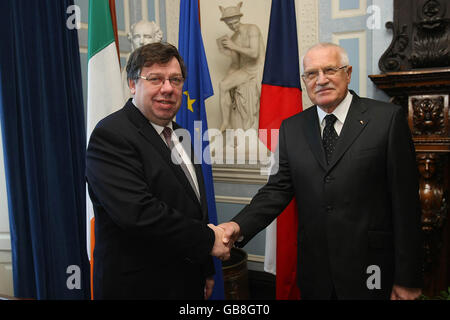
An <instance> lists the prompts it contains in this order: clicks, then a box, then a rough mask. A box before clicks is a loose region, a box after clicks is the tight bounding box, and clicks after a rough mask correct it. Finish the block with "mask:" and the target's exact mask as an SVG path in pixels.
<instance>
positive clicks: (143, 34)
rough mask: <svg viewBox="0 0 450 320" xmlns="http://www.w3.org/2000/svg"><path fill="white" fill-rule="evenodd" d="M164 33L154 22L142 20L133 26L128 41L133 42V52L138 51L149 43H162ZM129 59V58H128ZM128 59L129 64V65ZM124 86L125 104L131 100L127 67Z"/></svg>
mask: <svg viewBox="0 0 450 320" xmlns="http://www.w3.org/2000/svg"><path fill="white" fill-rule="evenodd" d="M162 38H163V33H162V31H161V29H160V28H159V26H158V25H157V24H156V23H155V22H154V21H148V20H141V21H138V22H136V23H135V24H133V25H132V26H131V28H130V32H129V33H128V40H130V42H131V51H134V50H136V49H137V48H139V47H142V46H143V45H146V44H149V43H155V42H160V41H161V40H162ZM128 57H129V56H128ZM128 57H127V63H128ZM122 86H123V95H124V99H125V102H126V101H128V99H129V98H131V92H130V88H129V87H128V80H127V71H126V65H125V66H123V69H122Z"/></svg>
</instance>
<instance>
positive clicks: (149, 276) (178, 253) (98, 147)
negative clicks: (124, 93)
mask: <svg viewBox="0 0 450 320" xmlns="http://www.w3.org/2000/svg"><path fill="white" fill-rule="evenodd" d="M127 77H128V81H129V86H130V90H131V93H132V94H133V99H130V100H129V101H128V102H127V103H126V104H125V106H124V107H123V108H122V109H121V110H119V111H117V112H115V113H113V114H111V115H109V116H107V117H106V118H104V119H103V120H101V121H100V122H99V123H98V124H97V126H96V128H95V129H94V131H93V133H92V135H91V138H90V141H89V146H88V150H87V162H86V179H87V182H88V186H89V195H90V197H91V200H92V203H93V206H94V213H95V239H96V245H95V250H94V298H95V299H204V298H208V297H209V296H210V294H211V292H212V288H213V285H214V280H213V278H212V276H213V275H214V272H215V270H214V265H213V262H212V257H211V254H212V255H216V256H220V257H222V258H227V257H229V249H228V248H227V247H225V246H224V245H223V243H222V237H223V231H222V229H220V228H217V227H215V226H213V225H208V213H207V204H206V198H205V190H204V188H205V187H204V184H203V175H202V171H201V167H200V165H196V164H193V161H191V159H192V158H191V157H190V156H189V154H191V153H190V151H192V150H186V149H185V148H183V147H182V146H181V144H179V143H178V142H179V141H178V137H177V135H176V132H175V131H174V130H176V129H179V126H178V125H177V124H176V123H175V122H173V121H172V119H173V118H174V116H175V114H176V113H177V111H178V109H179V108H180V105H181V98H182V86H183V82H184V79H185V77H186V70H185V66H184V63H183V60H182V58H181V57H180V55H179V53H178V51H177V49H176V48H175V47H174V46H172V45H170V44H165V43H154V44H148V45H145V46H143V47H140V48H138V49H137V50H135V51H134V52H133V53H132V54H131V56H130V59H129V61H128V64H127ZM189 148H191V146H189V147H188V148H187V149H189ZM175 153H176V154H177V156H179V157H181V159H182V161H181V162H180V163H179V164H178V163H177V162H173V161H172V159H173V157H172V156H173V154H175Z"/></svg>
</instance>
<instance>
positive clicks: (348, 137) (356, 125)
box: [328, 92, 370, 170]
mask: <svg viewBox="0 0 450 320" xmlns="http://www.w3.org/2000/svg"><path fill="white" fill-rule="evenodd" d="M352 94H353V99H352V103H351V104H350V108H349V110H348V114H347V117H346V118H345V123H344V126H343V127H342V131H341V134H340V136H339V139H338V142H337V144H336V149H335V151H334V153H333V155H332V157H331V163H330V165H329V167H328V170H331V169H332V168H333V167H334V166H335V165H336V163H337V162H338V161H339V160H340V159H341V158H342V156H343V155H344V153H345V152H346V151H347V150H348V148H349V147H350V146H351V145H352V144H353V142H354V141H355V139H356V138H357V137H358V136H359V134H360V133H361V132H362V130H363V129H364V128H365V127H366V125H367V123H368V122H369V120H370V118H369V115H368V113H366V111H367V107H366V106H365V105H364V103H363V102H362V100H361V99H360V98H359V97H358V95H357V94H355V93H354V92H352Z"/></svg>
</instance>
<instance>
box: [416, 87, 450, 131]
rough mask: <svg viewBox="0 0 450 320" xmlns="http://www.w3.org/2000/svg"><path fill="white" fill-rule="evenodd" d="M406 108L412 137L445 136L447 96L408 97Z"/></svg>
mask: <svg viewBox="0 0 450 320" xmlns="http://www.w3.org/2000/svg"><path fill="white" fill-rule="evenodd" d="M408 107H409V114H410V115H412V117H410V123H409V125H410V128H411V131H412V133H413V135H425V136H431V135H435V136H446V134H447V123H448V95H442V94H440V95H419V96H409V101H408Z"/></svg>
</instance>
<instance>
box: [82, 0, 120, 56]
mask: <svg viewBox="0 0 450 320" xmlns="http://www.w3.org/2000/svg"><path fill="white" fill-rule="evenodd" d="M114 41H115V39H114V31H113V26H112V21H111V12H110V10H109V0H89V39H88V59H91V58H92V57H93V56H94V55H95V54H97V53H98V52H99V51H101V50H103V49H104V48H106V47H107V46H108V45H110V44H111V43H112V42H114Z"/></svg>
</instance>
